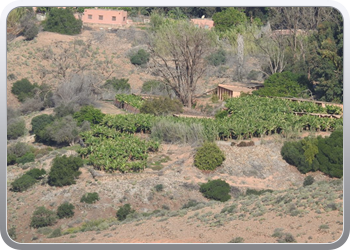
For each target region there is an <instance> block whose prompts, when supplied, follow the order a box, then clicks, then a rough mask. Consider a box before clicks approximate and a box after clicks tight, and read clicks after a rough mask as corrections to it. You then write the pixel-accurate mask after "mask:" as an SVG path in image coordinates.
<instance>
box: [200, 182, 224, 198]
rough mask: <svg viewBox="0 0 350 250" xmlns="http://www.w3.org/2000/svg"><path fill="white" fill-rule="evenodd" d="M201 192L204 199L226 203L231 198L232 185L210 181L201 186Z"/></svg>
mask: <svg viewBox="0 0 350 250" xmlns="http://www.w3.org/2000/svg"><path fill="white" fill-rule="evenodd" d="M199 191H200V192H201V193H202V194H203V195H204V197H206V198H208V199H212V200H218V201H221V202H225V201H227V200H229V199H230V198H231V196H230V195H229V192H230V185H229V184H228V183H227V182H225V181H223V180H220V179H218V180H213V181H208V182H207V183H204V184H202V185H201V186H200V189H199Z"/></svg>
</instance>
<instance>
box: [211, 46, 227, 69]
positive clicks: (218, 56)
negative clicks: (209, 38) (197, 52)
mask: <svg viewBox="0 0 350 250" xmlns="http://www.w3.org/2000/svg"><path fill="white" fill-rule="evenodd" d="M207 61H208V63H209V64H210V65H213V66H219V65H223V64H225V63H226V51H225V50H224V49H219V50H217V51H216V52H214V53H212V54H211V55H210V56H208V57H207Z"/></svg>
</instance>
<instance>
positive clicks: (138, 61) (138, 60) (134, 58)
mask: <svg viewBox="0 0 350 250" xmlns="http://www.w3.org/2000/svg"><path fill="white" fill-rule="evenodd" d="M149 56H150V55H149V53H148V52H146V51H145V50H144V49H140V50H138V51H137V52H136V53H134V54H132V55H131V56H130V62H131V63H132V64H134V65H140V66H141V65H145V64H146V63H148V61H149Z"/></svg>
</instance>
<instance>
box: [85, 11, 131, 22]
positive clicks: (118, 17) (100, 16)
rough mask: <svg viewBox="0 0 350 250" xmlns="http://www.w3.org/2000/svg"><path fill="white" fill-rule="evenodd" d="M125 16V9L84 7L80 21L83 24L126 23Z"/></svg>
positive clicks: (126, 14) (126, 16)
mask: <svg viewBox="0 0 350 250" xmlns="http://www.w3.org/2000/svg"><path fill="white" fill-rule="evenodd" d="M127 18H128V12H126V11H125V10H108V9H107V10H105V9H85V10H84V14H83V16H82V21H83V23H84V24H89V23H91V24H108V25H113V24H115V25H126V24H127Z"/></svg>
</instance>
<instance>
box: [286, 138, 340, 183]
mask: <svg viewBox="0 0 350 250" xmlns="http://www.w3.org/2000/svg"><path fill="white" fill-rule="evenodd" d="M281 155H282V157H283V159H284V160H285V161H286V162H288V163H289V164H291V165H294V166H296V167H297V168H298V170H299V171H300V172H302V173H303V174H305V173H307V172H310V171H317V170H320V171H321V172H323V173H325V174H327V175H329V176H331V177H338V178H340V177H342V176H343V131H334V132H333V133H332V134H331V135H330V136H329V137H325V138H322V137H321V136H319V137H317V139H310V138H305V139H303V140H300V141H296V142H285V143H284V145H283V147H282V149H281Z"/></svg>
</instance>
